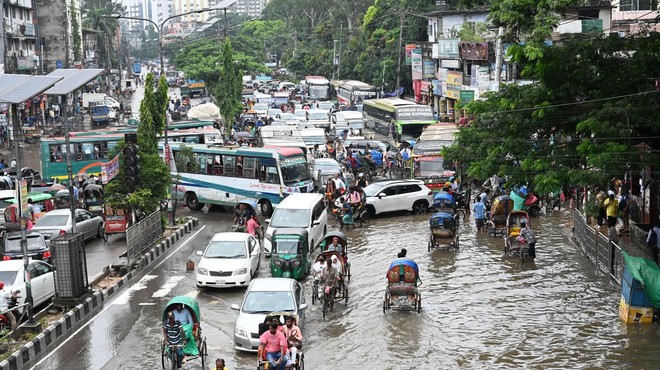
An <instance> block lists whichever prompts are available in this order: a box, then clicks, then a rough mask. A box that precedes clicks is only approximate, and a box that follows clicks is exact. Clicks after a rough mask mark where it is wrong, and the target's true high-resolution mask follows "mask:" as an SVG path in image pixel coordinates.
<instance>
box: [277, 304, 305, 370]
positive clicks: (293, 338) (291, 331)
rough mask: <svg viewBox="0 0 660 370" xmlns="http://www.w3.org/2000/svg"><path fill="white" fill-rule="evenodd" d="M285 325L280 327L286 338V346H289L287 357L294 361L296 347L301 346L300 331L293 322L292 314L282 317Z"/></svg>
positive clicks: (296, 351)
mask: <svg viewBox="0 0 660 370" xmlns="http://www.w3.org/2000/svg"><path fill="white" fill-rule="evenodd" d="M284 323H285V325H284V326H283V327H282V329H283V332H284V336H285V337H286V339H287V346H288V347H289V358H290V359H291V362H294V363H295V362H296V355H297V353H298V349H300V348H301V347H302V339H303V337H302V332H301V331H300V328H299V327H298V326H297V325H296V324H295V323H294V322H293V316H290V315H287V316H286V317H284Z"/></svg>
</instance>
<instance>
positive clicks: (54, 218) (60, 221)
mask: <svg viewBox="0 0 660 370" xmlns="http://www.w3.org/2000/svg"><path fill="white" fill-rule="evenodd" d="M68 221H69V215H49V214H45V215H43V216H41V218H39V219H38V220H37V223H36V224H35V225H34V226H47V227H50V226H66V224H67V223H68Z"/></svg>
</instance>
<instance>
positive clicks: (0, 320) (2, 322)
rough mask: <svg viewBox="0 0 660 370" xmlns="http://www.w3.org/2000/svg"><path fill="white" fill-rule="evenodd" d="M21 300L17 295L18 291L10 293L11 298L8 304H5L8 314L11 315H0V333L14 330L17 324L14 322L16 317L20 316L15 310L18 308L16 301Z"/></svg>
mask: <svg viewBox="0 0 660 370" xmlns="http://www.w3.org/2000/svg"><path fill="white" fill-rule="evenodd" d="M19 298H21V296H20V295H19V291H18V290H17V291H15V292H12V294H11V298H10V299H9V303H8V304H7V310H8V312H10V313H11V315H7V314H6V313H2V314H0V333H3V332H4V331H5V330H9V331H12V330H14V329H16V327H17V322H16V317H17V315H20V313H19V312H18V311H17V310H15V309H14V308H16V307H17V306H18V299H19Z"/></svg>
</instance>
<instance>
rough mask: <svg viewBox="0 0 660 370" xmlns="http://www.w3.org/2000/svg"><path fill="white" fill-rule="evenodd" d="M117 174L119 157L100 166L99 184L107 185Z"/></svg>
mask: <svg viewBox="0 0 660 370" xmlns="http://www.w3.org/2000/svg"><path fill="white" fill-rule="evenodd" d="M118 173H119V155H117V156H116V157H114V158H112V159H111V160H109V161H107V162H106V163H103V164H102V165H101V182H102V183H104V184H107V183H109V182H110V180H112V179H113V178H114V177H115V176H117V174H118Z"/></svg>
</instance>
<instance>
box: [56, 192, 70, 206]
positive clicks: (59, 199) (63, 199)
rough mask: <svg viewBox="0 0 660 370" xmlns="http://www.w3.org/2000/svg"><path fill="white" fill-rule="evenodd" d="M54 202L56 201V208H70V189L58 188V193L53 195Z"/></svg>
mask: <svg viewBox="0 0 660 370" xmlns="http://www.w3.org/2000/svg"><path fill="white" fill-rule="evenodd" d="M53 203H55V209H69V208H70V207H71V196H70V195H69V190H67V189H63V190H58V191H57V193H55V195H53Z"/></svg>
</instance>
